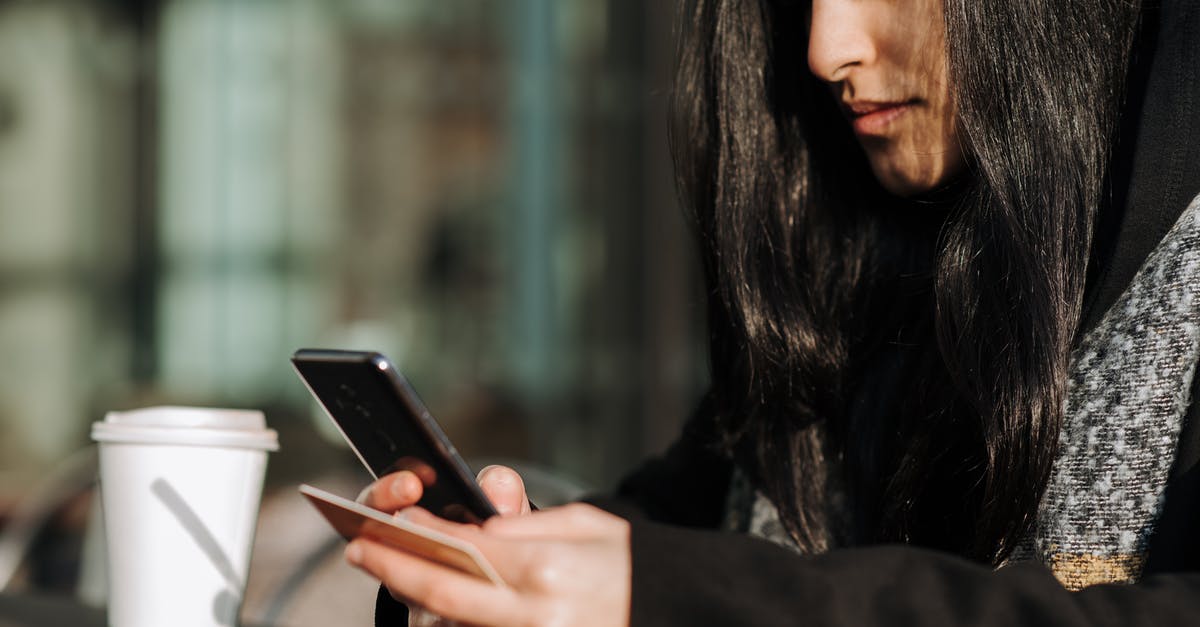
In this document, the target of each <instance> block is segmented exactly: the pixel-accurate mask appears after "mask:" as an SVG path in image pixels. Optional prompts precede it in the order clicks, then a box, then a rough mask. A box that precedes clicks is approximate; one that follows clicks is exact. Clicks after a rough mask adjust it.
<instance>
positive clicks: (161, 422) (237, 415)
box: [92, 406, 279, 451]
mask: <svg viewBox="0 0 1200 627" xmlns="http://www.w3.org/2000/svg"><path fill="white" fill-rule="evenodd" d="M266 427H267V421H266V418H265V417H264V416H263V413H262V412H261V411H257V410H247V409H214V408H207V407H170V406H164V407H147V408H144V409H135V410H131V411H123V412H116V411H113V412H108V414H106V415H105V416H104V420H103V421H102V422H94V423H92V439H93V440H95V441H97V442H107V443H114V444H117V443H125V444H177V445H190V446H221V447H232V448H250V449H258V450H264V451H276V450H279V436H278V434H276V432H275V431H274V430H273V429H268V428H266Z"/></svg>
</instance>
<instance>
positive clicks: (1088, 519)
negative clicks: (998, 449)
mask: <svg viewBox="0 0 1200 627" xmlns="http://www.w3.org/2000/svg"><path fill="white" fill-rule="evenodd" d="M1198 360H1200V197H1197V198H1196V199H1194V200H1193V201H1192V203H1191V204H1190V205H1189V206H1188V208H1187V209H1186V210H1185V211H1184V212H1183V214H1182V215H1181V216H1180V217H1179V219H1178V221H1177V222H1176V224H1175V226H1174V227H1173V228H1172V229H1171V231H1170V232H1169V233H1168V234H1167V235H1166V237H1164V238H1163V240H1162V241H1161V242H1160V243H1159V244H1158V246H1157V247H1156V248H1155V249H1154V251H1153V252H1151V254H1150V255H1149V256H1148V257H1147V258H1146V261H1145V262H1144V263H1143V265H1142V268H1141V269H1140V270H1139V271H1138V273H1137V275H1136V276H1135V277H1134V279H1133V281H1132V282H1131V284H1130V286H1129V287H1128V288H1127V289H1126V291H1125V292H1124V293H1123V294H1122V295H1121V297H1120V298H1119V299H1118V300H1117V301H1116V303H1115V304H1114V305H1113V306H1112V307H1111V308H1109V310H1108V311H1107V312H1106V313H1105V316H1104V318H1103V319H1102V320H1101V322H1100V323H1099V324H1098V325H1097V326H1096V328H1094V329H1093V330H1092V331H1091V332H1090V333H1088V334H1087V336H1085V337H1084V338H1083V340H1082V341H1081V342H1080V344H1079V346H1078V348H1077V349H1076V351H1075V353H1074V354H1073V355H1072V361H1071V372H1070V379H1069V381H1068V398H1067V406H1066V413H1065V415H1064V424H1063V429H1062V432H1061V435H1060V449H1059V455H1058V458H1057V460H1056V461H1055V466H1054V471H1053V474H1052V476H1051V479H1050V482H1049V484H1048V486H1047V491H1046V495H1045V497H1044V498H1043V500H1042V504H1041V507H1040V508H1039V513H1038V519H1037V524H1036V528H1035V531H1034V533H1033V534H1032V535H1031V536H1030V537H1029V538H1027V540H1026V541H1025V542H1024V543H1023V544H1022V546H1021V547H1019V548H1018V550H1017V551H1016V552H1015V553H1014V555H1013V557H1012V558H1011V559H1010V562H1013V561H1024V560H1038V561H1041V562H1043V563H1045V564H1046V565H1048V566H1049V567H1050V568H1051V569H1052V570H1053V571H1054V572H1055V575H1056V576H1057V577H1058V578H1059V580H1060V581H1062V582H1063V584H1064V585H1065V586H1066V587H1068V588H1071V589H1079V588H1082V587H1084V586H1087V585H1092V584H1095V583H1108V582H1132V581H1136V580H1137V578H1138V577H1139V576H1140V575H1141V569H1142V565H1143V562H1144V558H1145V553H1146V549H1147V544H1148V542H1149V539H1150V535H1151V533H1152V531H1153V529H1154V523H1155V520H1156V519H1157V517H1158V516H1159V514H1160V512H1161V508H1162V498H1163V491H1164V489H1165V487H1166V482H1167V477H1168V474H1169V473H1170V470H1171V465H1172V463H1173V462H1174V459H1175V450H1176V447H1177V444H1178V439H1179V432H1180V428H1181V426H1182V421H1183V417H1184V415H1185V413H1186V412H1187V409H1188V406H1189V404H1190V401H1191V399H1190V398H1189V393H1190V392H1189V391H1190V390H1191V383H1192V378H1193V375H1194V373H1195V367H1196V363H1197V361H1198ZM725 528H726V529H729V530H733V531H741V532H745V533H749V534H752V535H755V536H759V537H762V538H765V539H768V540H771V541H772V542H776V543H778V544H782V545H784V546H790V547H793V548H794V547H795V544H794V543H793V542H792V541H791V538H790V537H788V535H787V533H786V531H784V529H783V526H782V525H781V524H780V522H779V516H778V513H777V512H776V510H775V508H774V506H773V505H772V504H771V503H770V501H769V500H767V499H766V498H765V497H764V496H762V494H761V493H759V492H757V491H755V490H754V489H753V487H752V486H751V485H750V483H749V481H747V480H746V478H745V476H744V475H743V474H741V473H740V472H739V473H735V476H734V481H733V483H732V486H731V489H730V493H729V497H728V500H727V515H726V519H725Z"/></svg>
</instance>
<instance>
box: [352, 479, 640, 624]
mask: <svg viewBox="0 0 1200 627" xmlns="http://www.w3.org/2000/svg"><path fill="white" fill-rule="evenodd" d="M382 481H383V480H380V482H382ZM522 492H523V490H522ZM389 494H390V492H389ZM401 515H402V516H404V517H405V518H406V519H408V520H409V521H411V522H413V523H416V524H420V525H425V526H427V527H430V528H431V529H435V530H437V531H440V532H442V533H445V534H448V535H452V536H454V537H457V538H461V539H463V540H466V541H467V542H470V543H471V544H473V545H475V546H476V547H478V548H479V550H480V552H482V553H483V555H484V557H486V558H487V560H488V561H489V562H491V564H492V566H494V567H495V568H496V570H497V572H498V573H499V574H500V577H501V578H502V579H503V580H504V581H505V583H507V584H508V585H507V586H497V585H493V584H491V583H488V582H486V581H483V580H481V579H478V578H476V577H473V576H471V575H466V574H463V573H461V572H459V571H456V570H453V569H450V568H448V567H445V566H442V565H440V564H436V563H433V562H430V561H427V560H424V559H421V558H419V557H416V556H413V555H411V554H409V553H405V552H403V551H400V550H398V549H393V548H391V547H389V546H387V545H384V544H380V543H377V542H374V541H372V540H369V539H366V538H358V539H356V540H354V541H353V542H351V543H350V544H349V545H348V546H347V547H346V559H347V560H348V561H349V562H350V563H351V564H354V565H355V566H358V567H359V568H362V569H363V570H365V571H367V572H368V573H370V574H371V575H373V576H375V577H376V578H378V579H379V580H380V581H382V582H383V583H384V585H386V586H387V588H388V590H389V591H390V592H391V593H392V596H393V597H395V598H396V599H398V600H400V601H402V602H404V603H407V604H409V605H410V606H411V605H415V606H419V607H423V608H426V609H428V610H430V611H432V612H434V613H436V614H438V615H440V616H445V617H447V618H450V619H453V620H457V621H461V622H464V623H470V624H479V625H521V626H525V625H584V626H588V625H595V626H601V625H605V626H607V625H628V624H629V603H630V581H631V578H632V570H631V564H630V557H629V523H627V522H626V521H625V520H623V519H621V518H618V517H616V516H613V515H611V514H609V513H607V512H604V511H602V510H599V509H596V508H595V507H592V506H590V505H582V504H573V505H567V506H564V507H559V508H553V509H548V510H545V511H540V512H534V513H532V514H529V515H527V516H509V517H501V516H497V517H495V518H492V519H490V520H488V521H487V522H485V523H484V524H483V526H482V527H476V526H474V525H462V524H458V523H453V522H449V521H446V520H443V519H440V518H437V517H435V516H433V515H432V514H430V513H428V512H426V511H425V510H423V509H420V508H411V509H407V510H405V511H404V512H402V513H401Z"/></svg>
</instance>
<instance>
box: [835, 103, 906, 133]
mask: <svg viewBox="0 0 1200 627" xmlns="http://www.w3.org/2000/svg"><path fill="white" fill-rule="evenodd" d="M914 104H916V100H906V101H903V102H865V101H858V102H847V103H845V105H846V110H847V112H848V113H849V114H850V124H851V125H852V126H853V127H854V132H855V133H857V134H859V135H883V134H885V132H886V131H887V128H888V126H890V125H891V124H892V122H893V121H895V120H896V118H899V117H900V116H902V115H904V114H905V113H908V111H909V110H910V109H912V107H913V105H914Z"/></svg>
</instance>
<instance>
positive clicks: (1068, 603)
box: [377, 0, 1200, 627]
mask: <svg viewBox="0 0 1200 627" xmlns="http://www.w3.org/2000/svg"><path fill="white" fill-rule="evenodd" d="M1147 4H1149V5H1151V6H1148V7H1147V8H1146V9H1145V10H1144V15H1143V20H1142V27H1141V29H1142V32H1141V33H1140V34H1139V40H1138V45H1137V46H1136V48H1135V58H1134V67H1133V71H1132V72H1131V74H1130V83H1129V89H1128V93H1129V94H1130V96H1129V99H1128V102H1127V105H1126V108H1125V114H1124V115H1123V118H1122V126H1121V131H1120V138H1119V140H1118V150H1117V154H1118V155H1120V156H1119V157H1118V160H1117V161H1116V163H1115V164H1114V168H1113V185H1112V189H1113V191H1112V204H1111V205H1110V206H1109V207H1108V208H1106V209H1105V210H1104V211H1103V212H1102V213H1101V215H1100V217H1099V221H1098V224H1097V232H1096V246H1097V252H1096V255H1095V259H1097V260H1099V261H1098V263H1096V264H1095V265H1094V266H1093V269H1092V272H1091V273H1090V277H1089V286H1088V290H1087V295H1086V298H1085V312H1084V320H1083V331H1086V330H1088V329H1090V328H1092V327H1094V326H1095V325H1096V323H1097V322H1098V321H1099V319H1100V318H1101V317H1102V316H1103V314H1104V312H1105V311H1107V310H1108V308H1109V306H1111V305H1112V303H1113V302H1114V301H1116V300H1117V298H1118V297H1119V296H1120V294H1121V293H1122V292H1124V290H1125V288H1126V286H1127V285H1128V284H1129V283H1130V280H1131V279H1132V278H1133V276H1134V274H1135V273H1136V272H1137V270H1138V268H1139V267H1140V266H1141V263H1142V261H1143V260H1144V259H1145V258H1146V256H1147V254H1148V253H1149V252H1150V251H1151V250H1152V249H1153V248H1154V247H1155V245H1156V244H1157V243H1158V242H1159V241H1160V240H1161V239H1162V238H1163V236H1164V235H1165V234H1166V233H1167V231H1168V230H1169V229H1170V228H1171V226H1172V225H1173V224H1174V223H1175V221H1176V219H1177V218H1178V217H1179V215H1180V213H1181V212H1182V210H1183V209H1184V208H1185V207H1186V206H1187V204H1188V202H1189V201H1190V200H1191V199H1192V198H1193V197H1195V196H1196V195H1197V194H1200V2H1195V1H1193V0H1178V1H1172V0H1163V1H1162V2H1153V1H1152V0H1151V1H1148V2H1147ZM1164 5H1165V6H1164ZM1195 381H1197V384H1194V386H1193V390H1192V398H1193V402H1192V404H1191V407H1190V409H1189V412H1188V415H1187V417H1186V422H1185V424H1184V426H1183V432H1182V434H1181V436H1180V440H1179V445H1178V452H1177V455H1176V459H1175V465H1174V468H1173V470H1172V473H1171V477H1170V480H1169V482H1168V485H1167V492H1166V501H1165V506H1164V511H1163V513H1162V516H1161V517H1160V518H1159V520H1158V523H1157V526H1156V531H1155V535H1154V536H1153V538H1152V540H1151V543H1150V550H1149V555H1148V557H1147V560H1148V561H1147V565H1146V569H1145V573H1144V575H1143V577H1142V579H1141V581H1140V582H1139V583H1137V584H1133V585H1099V586H1092V587H1090V588H1086V589H1085V590H1083V591H1081V592H1068V591H1067V590H1066V589H1065V588H1063V587H1062V586H1061V585H1060V584H1059V583H1058V581H1057V580H1056V579H1055V578H1054V576H1053V575H1052V574H1051V573H1050V571H1049V570H1047V569H1046V568H1044V567H1042V566H1040V565H1037V564H1032V563H1030V564H1019V565H1014V566H1008V567H1004V568H1001V569H998V570H993V569H991V568H988V567H986V566H982V565H979V564H977V563H974V562H971V561H968V560H965V559H962V558H959V557H956V556H953V555H948V554H944V553H937V552H933V551H929V550H925V549H920V548H915V547H911V546H874V547H864V548H856V549H839V550H834V551H831V552H829V553H826V554H823V555H818V556H811V557H803V556H799V555H797V554H795V553H794V552H792V551H789V550H788V549H785V548H783V547H780V546H777V545H775V544H772V543H769V542H766V541H763V540H759V539H756V538H752V537H749V536H745V535H740V534H732V533H724V532H719V531H716V530H715V528H716V527H717V525H718V524H719V522H720V520H721V518H722V516H723V513H724V498H725V493H726V489H727V486H728V484H729V480H730V476H731V472H732V464H731V463H730V461H729V460H728V459H727V458H726V457H724V456H722V455H720V454H718V453H716V452H715V451H716V447H715V446H713V438H712V436H711V430H710V429H709V428H708V426H707V424H706V420H707V419H706V417H705V414H704V413H703V412H701V413H700V414H699V415H698V417H697V418H696V419H693V420H692V421H691V422H690V423H689V424H688V425H687V427H686V428H685V430H684V433H683V436H682V437H681V438H680V440H679V441H677V442H676V443H675V445H674V446H672V448H671V449H670V450H669V451H668V452H667V453H666V454H665V455H664V456H662V457H661V458H658V459H655V460H652V461H650V462H648V463H646V464H645V465H644V466H643V467H641V468H640V469H639V470H638V471H637V472H635V473H634V474H633V475H631V476H630V477H629V478H627V479H626V480H625V481H624V482H623V483H622V485H621V488H620V490H619V492H618V494H617V497H616V498H615V499H605V500H598V501H597V503H598V504H600V505H601V506H603V507H606V508H608V509H610V510H612V511H615V512H617V513H619V514H621V515H623V516H625V517H626V518H628V519H629V520H630V523H631V529H632V535H631V551H632V559H633V582H632V585H633V595H632V608H631V623H632V624H633V625H705V624H720V625H809V624H811V625H836V626H854V627H873V626H880V627H882V626H884V625H887V626H901V625H944V626H952V625H953V626H968V625H971V626H978V627H987V626H1000V625H1004V626H1016V625H1021V626H1028V625H1056V626H1072V625H1081V626H1082V625H1122V626H1135V625H1154V626H1156V627H1157V626H1163V625H1200V402H1196V401H1197V394H1198V393H1200V377H1198V378H1197V379H1196V380H1195ZM402 610H403V607H402V606H400V605H399V604H397V603H395V602H394V601H392V600H391V598H390V597H388V596H387V594H386V592H382V591H381V595H380V600H379V603H378V605H377V624H379V625H391V624H403V622H393V621H403V620H404V618H403V616H404V614H403V611H402Z"/></svg>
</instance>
